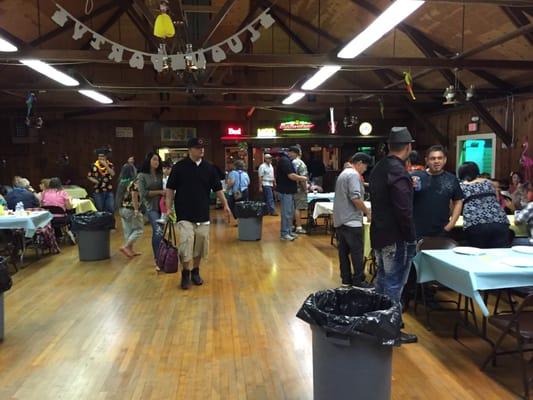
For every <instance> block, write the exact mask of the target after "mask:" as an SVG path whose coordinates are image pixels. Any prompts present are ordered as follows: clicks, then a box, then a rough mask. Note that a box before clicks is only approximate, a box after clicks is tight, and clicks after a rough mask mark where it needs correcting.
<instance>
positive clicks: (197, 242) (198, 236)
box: [178, 221, 209, 262]
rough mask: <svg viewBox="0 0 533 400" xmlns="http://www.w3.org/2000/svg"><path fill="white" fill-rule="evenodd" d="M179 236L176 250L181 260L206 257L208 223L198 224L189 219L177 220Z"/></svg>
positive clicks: (207, 251)
mask: <svg viewBox="0 0 533 400" xmlns="http://www.w3.org/2000/svg"><path fill="white" fill-rule="evenodd" d="M178 234H179V237H180V241H179V245H178V251H179V254H180V259H181V261H182V262H189V261H191V260H192V259H193V258H197V257H202V258H207V255H208V253H209V225H198V224H195V223H192V222H189V221H179V222H178Z"/></svg>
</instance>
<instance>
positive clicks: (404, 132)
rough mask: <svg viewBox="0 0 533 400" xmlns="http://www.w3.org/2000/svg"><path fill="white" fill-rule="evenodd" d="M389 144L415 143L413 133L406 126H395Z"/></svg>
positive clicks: (391, 131)
mask: <svg viewBox="0 0 533 400" xmlns="http://www.w3.org/2000/svg"><path fill="white" fill-rule="evenodd" d="M387 142H388V143H392V144H402V143H406V144H407V143H413V142H414V140H413V137H412V136H411V132H409V129H407V128H406V127H405V126H395V127H393V128H392V129H391V130H390V134H389V140H388V141H387Z"/></svg>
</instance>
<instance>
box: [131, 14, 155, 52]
mask: <svg viewBox="0 0 533 400" xmlns="http://www.w3.org/2000/svg"><path fill="white" fill-rule="evenodd" d="M126 13H127V14H128V17H129V18H130V20H131V22H133V24H134V25H135V26H136V27H137V29H138V30H139V32H140V33H141V34H142V35H143V36H144V38H145V39H146V42H147V43H148V44H149V45H150V46H149V47H150V48H151V49H153V50H157V48H158V47H159V46H158V43H157V41H156V40H155V37H154V35H153V34H152V30H151V28H150V26H149V25H148V22H146V20H145V19H143V18H141V17H140V16H139V14H137V11H136V10H135V9H134V8H133V7H131V6H130V7H128V9H127V10H126Z"/></svg>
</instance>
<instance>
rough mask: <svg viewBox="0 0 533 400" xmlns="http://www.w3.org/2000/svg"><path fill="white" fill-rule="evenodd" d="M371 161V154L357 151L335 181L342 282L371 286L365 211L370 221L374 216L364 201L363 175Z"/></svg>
mask: <svg viewBox="0 0 533 400" xmlns="http://www.w3.org/2000/svg"><path fill="white" fill-rule="evenodd" d="M371 161H372V159H371V158H370V156H369V155H368V154H365V153H356V154H354V155H353V156H352V158H351V159H350V162H349V163H348V165H347V166H346V168H345V169H344V171H342V172H341V174H340V175H339V177H338V178H337V183H336V184H335V200H334V204H333V210H334V212H333V224H334V226H335V232H336V233H337V238H338V242H339V243H338V246H337V248H338V251H339V264H340V271H341V280H342V285H343V286H352V285H353V286H363V287H366V286H368V285H367V284H365V272H364V270H363V215H366V217H367V218H368V220H369V221H370V219H371V216H370V210H369V209H368V208H367V207H366V206H365V203H364V201H363V199H364V196H365V187H364V185H363V181H362V179H361V176H362V175H363V174H364V173H365V172H366V170H367V168H368V165H369V164H370V163H371ZM350 256H351V258H352V260H351V263H350ZM352 265H353V275H352Z"/></svg>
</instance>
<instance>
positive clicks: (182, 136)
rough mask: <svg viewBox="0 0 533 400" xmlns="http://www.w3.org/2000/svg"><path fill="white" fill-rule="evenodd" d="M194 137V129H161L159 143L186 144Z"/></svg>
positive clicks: (165, 127) (172, 127)
mask: <svg viewBox="0 0 533 400" xmlns="http://www.w3.org/2000/svg"><path fill="white" fill-rule="evenodd" d="M195 137H196V128H193V127H181V126H178V127H174V126H163V127H161V141H163V142H186V141H188V140H189V139H192V138H195Z"/></svg>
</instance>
